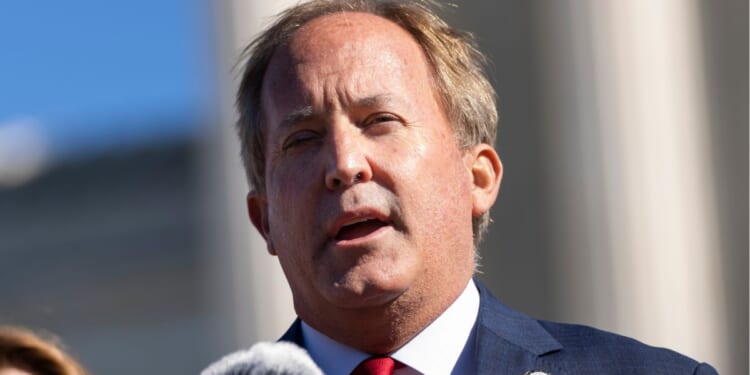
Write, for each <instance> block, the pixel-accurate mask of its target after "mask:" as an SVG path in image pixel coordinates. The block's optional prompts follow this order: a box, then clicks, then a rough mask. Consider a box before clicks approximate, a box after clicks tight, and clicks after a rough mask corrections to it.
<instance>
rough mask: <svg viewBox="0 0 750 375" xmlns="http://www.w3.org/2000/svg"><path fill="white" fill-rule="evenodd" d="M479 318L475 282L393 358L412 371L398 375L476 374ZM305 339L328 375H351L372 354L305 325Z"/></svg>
mask: <svg viewBox="0 0 750 375" xmlns="http://www.w3.org/2000/svg"><path fill="white" fill-rule="evenodd" d="M478 314H479V292H478V291H477V287H476V285H474V280H469V283H468V285H467V286H466V288H465V289H464V291H463V292H462V293H461V295H460V296H459V297H458V298H457V299H456V300H455V301H454V302H453V304H451V305H450V306H449V307H448V309H446V310H445V311H444V312H443V313H442V314H440V316H438V317H437V319H435V321H433V322H432V323H430V325H428V326H427V327H426V328H425V329H423V330H422V331H421V332H419V334H417V336H415V337H414V338H413V339H411V340H410V341H409V342H407V343H406V345H404V346H402V347H401V348H399V349H398V350H396V351H395V352H393V353H390V356H391V357H392V358H393V359H395V360H397V361H399V362H401V363H403V364H405V365H406V366H408V367H405V368H402V369H397V370H396V371H395V372H394V375H411V374H426V375H440V374H446V375H447V374H473V373H476V369H475V368H474V363H473V361H472V359H473V358H474V353H475V351H476V348H475V344H474V341H475V340H474V335H475V334H474V331H475V329H474V324H475V322H476V320H477V315H478ZM302 336H303V337H304V340H305V347H306V348H305V349H307V351H308V353H310V357H312V359H313V360H314V361H315V363H317V364H318V366H319V367H320V368H321V369H322V370H323V373H325V374H327V375H349V373H351V371H352V370H354V368H355V367H357V365H358V364H359V363H360V362H362V361H364V360H365V359H367V358H368V357H370V355H369V354H367V353H364V352H361V351H359V350H356V349H353V348H350V347H348V346H346V345H343V344H341V343H338V342H336V341H334V340H333V339H331V338H330V337H328V336H326V335H324V334H322V333H320V332H318V331H316V330H315V329H314V328H312V327H310V326H309V325H307V324H306V323H305V322H304V321H303V322H302Z"/></svg>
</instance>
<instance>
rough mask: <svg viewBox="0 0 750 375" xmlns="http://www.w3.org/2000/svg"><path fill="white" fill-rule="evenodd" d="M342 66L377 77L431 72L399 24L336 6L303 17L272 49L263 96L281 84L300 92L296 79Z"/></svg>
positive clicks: (412, 40) (302, 90)
mask: <svg viewBox="0 0 750 375" xmlns="http://www.w3.org/2000/svg"><path fill="white" fill-rule="evenodd" d="M342 71H348V72H355V73H358V76H359V78H360V79H361V78H362V77H363V76H366V74H365V73H371V75H373V77H371V78H372V79H378V75H380V77H382V76H383V75H386V74H388V72H392V73H393V74H399V73H404V74H408V75H409V76H410V77H412V76H413V77H419V78H420V79H421V78H425V77H427V79H430V78H429V77H431V73H430V72H431V68H430V67H429V65H428V64H427V59H426V56H425V54H424V52H423V50H422V48H421V46H420V45H419V44H418V43H417V42H416V40H414V38H413V37H412V36H411V35H410V34H409V33H408V32H407V31H406V30H404V29H403V28H401V27H400V26H399V25H397V24H395V23H393V22H391V21H390V20H387V19H385V18H382V17H380V16H377V15H373V14H369V13H358V12H340V13H335V14H331V15H326V16H321V17H318V18H316V19H314V20H312V21H310V22H308V23H306V24H305V25H303V26H302V27H300V28H299V29H298V30H297V31H296V32H295V33H294V34H293V36H292V37H291V39H290V40H289V42H288V43H286V44H285V45H283V46H281V47H279V48H278V49H277V50H276V51H275V53H274V56H273V58H272V59H271V62H270V64H269V66H268V70H267V71H266V74H265V76H264V81H263V92H264V93H263V100H262V102H264V101H267V99H269V98H268V96H267V95H268V94H269V93H270V92H277V93H278V92H279V90H280V89H283V90H284V91H286V92H287V93H288V94H291V93H292V92H296V93H302V92H304V88H303V87H301V86H300V85H301V84H302V83H301V82H300V80H301V79H305V78H309V77H310V76H312V75H314V76H315V77H316V78H320V77H325V76H326V75H328V74H339V73H341V72H342ZM305 74H306V75H307V76H306V77H305V76H304V75H305ZM343 76H345V77H348V76H347V75H343ZM309 83H310V82H308V84H309Z"/></svg>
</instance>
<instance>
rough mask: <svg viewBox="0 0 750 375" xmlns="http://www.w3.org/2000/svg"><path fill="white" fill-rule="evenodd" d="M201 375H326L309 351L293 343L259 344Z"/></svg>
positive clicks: (237, 353)
mask: <svg viewBox="0 0 750 375" xmlns="http://www.w3.org/2000/svg"><path fill="white" fill-rule="evenodd" d="M201 375H323V371H322V370H321V369H320V368H318V366H317V365H315V362H313V360H312V358H310V356H309V355H308V354H307V352H306V351H305V349H302V348H300V347H299V346H297V345H295V344H293V343H291V342H285V341H282V342H259V343H257V344H255V345H253V346H251V347H250V349H248V350H240V351H237V352H234V353H232V354H228V355H226V356H224V357H223V358H221V359H220V360H218V361H216V362H214V363H213V364H211V365H210V366H208V367H207V368H206V369H205V370H203V371H202V372H201Z"/></svg>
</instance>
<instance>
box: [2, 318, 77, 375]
mask: <svg viewBox="0 0 750 375" xmlns="http://www.w3.org/2000/svg"><path fill="white" fill-rule="evenodd" d="M3 368H14V369H18V370H23V371H26V372H29V373H31V374H33V375H86V371H85V370H84V369H83V367H81V365H79V364H78V363H77V362H76V361H75V360H73V359H72V358H71V357H70V356H68V355H67V354H65V352H63V350H62V349H60V347H59V344H57V343H55V342H54V341H53V340H43V339H42V338H40V337H39V336H37V335H35V334H34V333H32V332H31V331H29V330H27V329H24V328H19V327H9V326H0V369H3Z"/></svg>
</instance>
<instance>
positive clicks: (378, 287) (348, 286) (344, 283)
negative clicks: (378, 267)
mask: <svg viewBox="0 0 750 375" xmlns="http://www.w3.org/2000/svg"><path fill="white" fill-rule="evenodd" d="M382 276H383V275H376V277H356V278H354V277H351V276H347V277H344V278H342V279H340V280H339V281H337V282H334V283H333V284H332V286H331V288H330V289H329V293H326V294H328V299H329V301H330V302H331V303H333V304H334V305H336V306H338V307H342V308H365V307H377V306H387V305H390V304H391V303H392V302H393V301H395V300H396V299H398V297H399V296H401V295H402V294H403V293H404V292H405V291H406V290H407V289H408V287H407V285H408V283H404V282H398V281H401V280H394V279H392V278H383V277H382Z"/></svg>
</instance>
